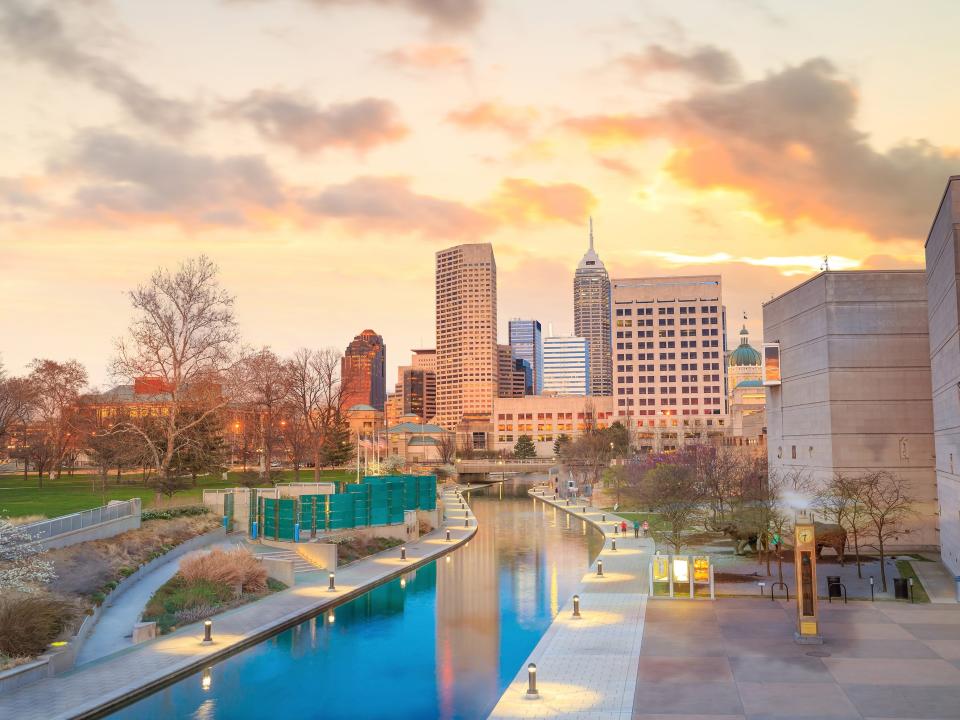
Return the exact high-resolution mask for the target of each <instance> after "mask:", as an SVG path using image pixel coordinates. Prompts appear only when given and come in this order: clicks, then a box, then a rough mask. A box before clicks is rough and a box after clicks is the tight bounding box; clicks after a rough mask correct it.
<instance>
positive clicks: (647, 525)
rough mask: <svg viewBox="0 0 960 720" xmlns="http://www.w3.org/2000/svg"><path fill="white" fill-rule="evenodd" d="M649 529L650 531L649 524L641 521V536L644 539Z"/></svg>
mask: <svg viewBox="0 0 960 720" xmlns="http://www.w3.org/2000/svg"><path fill="white" fill-rule="evenodd" d="M649 529H650V523H648V522H647V521H646V520H644V521H643V536H644V537H646V536H647V530H649Z"/></svg>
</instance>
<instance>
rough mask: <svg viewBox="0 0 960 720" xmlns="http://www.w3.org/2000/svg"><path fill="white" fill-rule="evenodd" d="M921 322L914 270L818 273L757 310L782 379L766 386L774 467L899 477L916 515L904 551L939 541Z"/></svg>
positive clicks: (922, 297) (824, 474)
mask: <svg viewBox="0 0 960 720" xmlns="http://www.w3.org/2000/svg"><path fill="white" fill-rule="evenodd" d="M926 320H927V302H926V282H925V276H924V273H923V271H912V270H907V271H856V272H824V273H821V274H820V275H817V276H815V277H813V278H811V279H810V280H808V281H807V282H805V283H803V284H801V285H799V286H797V287H795V288H793V289H792V290H790V291H788V292H787V293H784V294H783V295H781V296H780V297H777V298H775V299H773V300H771V301H770V302H768V303H766V304H765V305H764V308H763V331H764V332H763V335H764V340H765V341H766V342H779V343H780V367H781V374H782V379H783V382H782V385H780V386H779V387H777V386H774V387H769V388H767V429H768V436H769V437H768V458H769V463H770V468H771V471H772V472H791V471H796V470H797V469H802V470H805V471H807V472H808V473H809V475H810V477H811V478H812V479H813V480H814V481H815V482H818V483H819V482H823V481H825V480H827V479H829V478H830V477H831V476H832V475H833V474H834V473H838V472H842V473H846V474H850V475H855V474H858V473H863V472H868V471H874V470H886V471H889V472H893V473H897V474H899V475H900V476H902V477H903V478H904V479H906V480H907V481H908V482H909V484H910V488H911V493H912V494H913V496H914V497H915V498H916V499H917V507H916V509H917V513H918V514H917V516H916V517H915V518H912V519H911V520H910V521H909V523H908V527H909V529H910V532H909V533H906V534H904V535H903V536H901V538H900V539H899V541H898V543H899V545H900V546H902V547H930V548H932V547H935V546H936V545H937V543H938V536H937V515H936V514H937V504H936V503H937V501H936V482H935V472H934V446H933V411H932V405H931V390H930V388H931V385H930V363H929V358H928V356H929V340H928V336H927V322H926Z"/></svg>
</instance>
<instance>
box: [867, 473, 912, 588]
mask: <svg viewBox="0 0 960 720" xmlns="http://www.w3.org/2000/svg"><path fill="white" fill-rule="evenodd" d="M858 486H859V493H858V495H859V497H860V500H861V501H862V502H863V510H864V513H865V515H866V517H867V519H868V520H869V523H870V535H871V536H872V538H873V540H874V543H873V544H872V545H873V547H874V548H876V550H877V552H879V553H880V582H881V585H882V586H883V591H884V592H886V591H887V573H886V568H885V567H884V561H885V559H886V545H887V543H888V542H889V541H890V540H894V539H896V538H897V537H899V536H900V535H901V534H903V533H905V532H908V531H905V530H904V528H903V522H904V520H906V519H907V517H908V516H910V515H913V514H914V513H915V511H914V509H913V503H914V498H913V497H912V496H911V495H910V493H909V492H908V490H907V484H906V482H905V481H904V480H903V478H902V477H900V476H899V475H895V474H893V473H889V472H886V471H880V472H872V473H868V474H866V475H864V476H863V477H862V478H861V479H860V481H859V483H858Z"/></svg>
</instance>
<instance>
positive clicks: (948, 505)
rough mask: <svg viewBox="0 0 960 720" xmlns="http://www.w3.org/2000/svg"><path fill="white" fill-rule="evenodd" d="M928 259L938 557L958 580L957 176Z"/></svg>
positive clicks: (930, 241)
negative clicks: (938, 522)
mask: <svg viewBox="0 0 960 720" xmlns="http://www.w3.org/2000/svg"><path fill="white" fill-rule="evenodd" d="M926 260H927V263H926V264H927V271H926V285H927V313H928V314H927V319H928V324H929V328H930V334H929V338H930V348H929V351H930V368H931V382H932V387H933V392H932V394H933V424H934V444H935V448H936V481H937V491H938V495H939V511H940V548H941V552H940V555H941V557H942V558H943V562H944V564H945V565H946V566H947V567H948V568H949V569H950V571H951V572H952V573H953V574H954V576H960V321H958V314H960V293H958V291H957V277H958V275H960V271H958V268H960V176H954V177H951V178H950V180H949V181H948V182H947V188H946V191H945V192H944V194H943V198H942V200H941V201H940V207H939V208H938V210H937V215H936V217H935V218H934V221H933V225H932V227H931V228H930V234H929V235H928V237H927V242H926Z"/></svg>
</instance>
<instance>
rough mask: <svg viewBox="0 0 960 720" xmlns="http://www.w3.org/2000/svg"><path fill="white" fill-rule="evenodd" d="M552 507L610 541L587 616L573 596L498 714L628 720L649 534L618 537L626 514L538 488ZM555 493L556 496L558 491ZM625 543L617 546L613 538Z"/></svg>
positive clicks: (584, 595)
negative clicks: (530, 683)
mask: <svg viewBox="0 0 960 720" xmlns="http://www.w3.org/2000/svg"><path fill="white" fill-rule="evenodd" d="M531 495H532V496H533V497H534V502H535V503H539V504H542V506H543V508H544V510H546V509H548V508H551V509H552V508H554V507H556V508H559V509H560V510H563V511H565V512H568V513H570V514H571V515H572V516H574V517H577V518H581V519H583V520H586V521H587V522H589V523H591V524H592V525H594V526H596V527H597V528H599V529H600V531H601V532H603V533H604V536H605V537H604V546H603V550H602V551H601V552H600V555H599V556H598V558H597V560H598V561H602V562H603V576H602V577H600V576H598V575H597V563H596V562H595V563H594V564H593V565H592V566H591V569H590V572H588V573H587V574H586V575H584V577H583V581H582V583H581V585H580V588H579V590H578V594H579V596H580V600H581V605H580V613H581V617H580V618H579V619H578V618H574V617H573V603H572V599H571V600H568V601H567V603H566V604H565V605H564V606H563V607H562V608H561V609H560V612H559V614H558V615H557V617H556V618H554V621H553V623H552V624H551V625H550V627H549V628H548V630H547V632H546V633H545V634H544V636H543V637H542V638H541V639H540V642H539V643H538V644H537V646H536V648H534V650H533V652H532V653H531V654H530V657H529V658H527V661H526V662H525V663H524V664H523V667H522V668H521V670H520V672H519V673H518V674H517V677H516V678H515V679H514V681H513V682H512V683H511V684H510V686H509V687H508V688H507V690H506V692H504V694H503V696H502V697H501V698H500V701H499V702H498V703H497V705H496V707H495V708H494V710H493V712H492V713H491V714H490V717H491V718H531V717H550V718H578V719H579V720H587V719H589V720H607V719H610V720H614V719H616V720H627V719H629V718H630V717H631V714H632V711H633V698H634V689H635V686H636V678H637V667H638V660H639V655H640V643H641V639H642V637H643V626H644V616H645V612H646V607H647V590H648V582H649V581H648V565H649V563H650V556H651V554H652V553H653V550H654V543H653V541H652V540H651V539H649V538H639V539H635V538H634V537H633V532H632V526H633V524H632V523H631V522H628V523H627V526H628V528H629V530H628V532H627V534H626V536H624V535H622V534H621V535H614V534H613V526H614V524H615V523H620V522H621V521H622V520H623V518H621V517H619V516H617V515H615V514H612V513H606V520H605V521H604V520H602V516H603V513H601V512H600V511H599V510H596V509H588V510H587V511H586V512H583V511H582V509H580V507H578V506H570V507H568V506H567V505H566V504H565V503H566V501H565V500H556V501H555V500H552V499H546V498H544V497H542V494H540V493H536V492H535V491H533V492H531ZM551 497H552V495H551ZM614 539H615V540H616V545H617V549H616V550H613V543H612V540H614ZM531 662H532V663H536V665H537V684H538V687H539V696H538V697H537V698H536V699H528V697H527V695H526V690H527V664H528V663H531Z"/></svg>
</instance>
